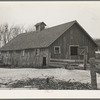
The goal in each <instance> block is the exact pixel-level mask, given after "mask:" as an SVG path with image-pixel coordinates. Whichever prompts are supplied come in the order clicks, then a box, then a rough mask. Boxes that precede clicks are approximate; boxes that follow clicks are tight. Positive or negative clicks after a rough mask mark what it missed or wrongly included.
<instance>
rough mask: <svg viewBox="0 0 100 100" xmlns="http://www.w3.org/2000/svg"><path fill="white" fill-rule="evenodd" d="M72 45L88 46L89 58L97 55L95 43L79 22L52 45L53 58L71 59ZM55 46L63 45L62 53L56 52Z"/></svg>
mask: <svg viewBox="0 0 100 100" xmlns="http://www.w3.org/2000/svg"><path fill="white" fill-rule="evenodd" d="M70 45H79V47H81V46H88V58H90V57H94V56H95V45H94V43H93V42H92V41H91V40H90V38H89V37H88V36H87V34H86V33H85V32H84V31H83V30H82V29H81V28H80V27H79V26H78V25H77V24H74V25H73V26H72V27H71V28H70V29H69V30H67V31H66V32H65V33H64V34H63V35H62V36H61V37H59V38H58V39H57V40H56V41H55V42H54V43H53V44H52V45H51V46H50V52H51V58H56V59H70V54H69V53H70V52H69V46H70ZM54 46H60V47H61V54H54Z"/></svg>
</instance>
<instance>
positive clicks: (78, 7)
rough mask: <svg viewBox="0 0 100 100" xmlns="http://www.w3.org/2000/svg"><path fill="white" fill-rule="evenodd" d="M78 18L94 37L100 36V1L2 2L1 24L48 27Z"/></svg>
mask: <svg viewBox="0 0 100 100" xmlns="http://www.w3.org/2000/svg"><path fill="white" fill-rule="evenodd" d="M73 20H77V21H78V22H79V23H80V24H81V26H82V27H83V28H84V29H85V30H86V31H87V32H88V33H89V34H90V36H92V37H93V38H100V1H98V2H97V1H95V2H93V1H88V2H85V1H84V2H82V1H80V2H79V1H75V2H73V1H72V2H70V1H63V2H58V1H56V2H46V1H45V2H44V1H41V2H40V1H39V2H36V1H34V2H0V24H4V23H8V24H10V25H12V24H15V25H16V24H20V25H25V27H27V26H30V25H35V24H36V23H38V22H41V21H44V22H45V23H46V24H47V27H52V26H55V25H59V24H63V23H66V22H69V21H73Z"/></svg>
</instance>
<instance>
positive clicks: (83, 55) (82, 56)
mask: <svg viewBox="0 0 100 100" xmlns="http://www.w3.org/2000/svg"><path fill="white" fill-rule="evenodd" d="M87 53H88V47H87V46H81V47H80V48H79V55H80V60H84V59H85V60H86V61H87V58H88V55H87Z"/></svg>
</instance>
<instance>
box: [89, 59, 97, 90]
mask: <svg viewBox="0 0 100 100" xmlns="http://www.w3.org/2000/svg"><path fill="white" fill-rule="evenodd" d="M89 62H90V74H91V86H92V89H94V90H96V89H97V78H96V68H95V58H90V60H89Z"/></svg>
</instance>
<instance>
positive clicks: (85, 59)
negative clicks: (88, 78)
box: [84, 54, 87, 70]
mask: <svg viewBox="0 0 100 100" xmlns="http://www.w3.org/2000/svg"><path fill="white" fill-rule="evenodd" d="M86 64H87V58H86V55H85V54H84V70H86Z"/></svg>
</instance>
